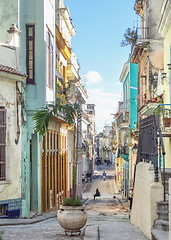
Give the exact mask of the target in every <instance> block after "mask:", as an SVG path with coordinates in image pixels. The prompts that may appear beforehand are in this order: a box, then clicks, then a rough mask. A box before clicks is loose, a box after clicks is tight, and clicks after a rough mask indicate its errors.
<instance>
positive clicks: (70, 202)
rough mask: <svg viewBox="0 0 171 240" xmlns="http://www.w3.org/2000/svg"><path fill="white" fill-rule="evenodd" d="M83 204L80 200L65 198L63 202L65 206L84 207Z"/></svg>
mask: <svg viewBox="0 0 171 240" xmlns="http://www.w3.org/2000/svg"><path fill="white" fill-rule="evenodd" d="M82 205H83V204H82V202H81V200H80V199H79V198H77V199H74V198H64V200H63V206H75V207H76V206H82Z"/></svg>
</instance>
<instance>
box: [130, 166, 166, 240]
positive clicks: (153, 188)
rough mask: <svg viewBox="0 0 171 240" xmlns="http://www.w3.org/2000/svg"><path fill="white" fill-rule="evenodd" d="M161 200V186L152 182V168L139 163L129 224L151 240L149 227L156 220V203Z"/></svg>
mask: <svg viewBox="0 0 171 240" xmlns="http://www.w3.org/2000/svg"><path fill="white" fill-rule="evenodd" d="M162 200H163V186H162V184H161V183H160V182H154V168H153V165H151V164H150V163H145V162H140V163H139V164H138V165H137V169H136V178H135V186H134V196H133V205H132V211H131V223H132V224H133V225H135V226H137V227H138V228H140V229H141V231H142V232H143V233H144V234H145V235H146V236H147V237H148V238H149V239H151V227H152V225H153V223H154V221H155V219H157V213H156V210H157V205H156V202H158V201H162Z"/></svg>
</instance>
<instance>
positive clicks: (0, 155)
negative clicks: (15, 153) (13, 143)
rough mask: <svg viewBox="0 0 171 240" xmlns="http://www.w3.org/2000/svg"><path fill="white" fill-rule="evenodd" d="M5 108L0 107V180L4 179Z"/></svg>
mask: <svg viewBox="0 0 171 240" xmlns="http://www.w3.org/2000/svg"><path fill="white" fill-rule="evenodd" d="M5 149H6V110H5V108H3V107H0V181H3V180H5V179H6V166H5V164H6V161H5Z"/></svg>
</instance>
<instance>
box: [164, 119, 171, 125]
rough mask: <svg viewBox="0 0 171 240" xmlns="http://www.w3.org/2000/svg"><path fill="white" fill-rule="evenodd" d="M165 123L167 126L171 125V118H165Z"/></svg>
mask: <svg viewBox="0 0 171 240" xmlns="http://www.w3.org/2000/svg"><path fill="white" fill-rule="evenodd" d="M163 125H164V126H165V127H170V125H171V118H163Z"/></svg>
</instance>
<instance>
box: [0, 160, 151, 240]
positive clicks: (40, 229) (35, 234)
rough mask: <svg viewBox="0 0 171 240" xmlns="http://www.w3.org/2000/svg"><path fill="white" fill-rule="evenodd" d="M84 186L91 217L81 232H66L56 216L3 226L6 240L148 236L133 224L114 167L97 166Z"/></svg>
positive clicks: (126, 239)
mask: <svg viewBox="0 0 171 240" xmlns="http://www.w3.org/2000/svg"><path fill="white" fill-rule="evenodd" d="M104 170H105V171H106V174H107V176H106V180H105V181H103V179H102V172H103V171H104ZM84 188H85V189H84V194H83V200H84V204H85V205H86V210H87V212H88V221H87V224H86V226H85V228H84V229H83V230H82V234H81V236H78V235H75V236H70V235H68V236H66V235H65V233H64V230H63V229H62V228H61V227H60V225H59V224H58V222H57V219H56V218H51V219H49V220H46V221H43V222H40V223H34V224H27V225H14V226H0V230H1V231H3V235H2V236H3V240H14V239H15V240H16V239H17V240H23V239H25V240H30V239H35V240H47V239H54V240H64V239H66V240H69V239H70V240H77V239H83V240H106V239H108V240H114V239H122V240H129V239H130V240H147V238H146V237H145V236H144V235H143V234H142V232H141V231H140V230H139V229H137V228H136V227H134V226H132V225H131V224H130V220H129V215H130V211H129V203H128V202H126V201H124V200H123V199H122V197H121V195H120V194H119V193H117V188H116V186H115V182H114V172H113V167H111V166H106V165H100V166H96V167H95V174H94V176H93V180H92V182H88V183H86V184H85V186H84ZM96 188H98V189H99V191H100V193H101V197H98V198H97V199H95V200H94V199H93V194H94V193H95V190H96ZM114 195H115V196H116V198H115V199H114V198H113V196H114ZM13 221H14V222H15V221H16V220H13Z"/></svg>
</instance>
